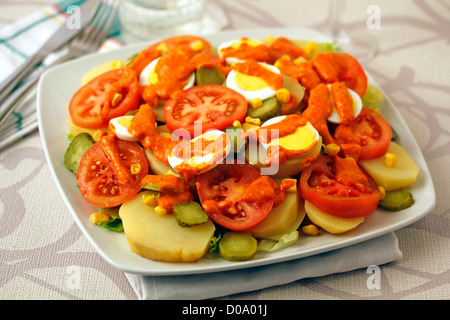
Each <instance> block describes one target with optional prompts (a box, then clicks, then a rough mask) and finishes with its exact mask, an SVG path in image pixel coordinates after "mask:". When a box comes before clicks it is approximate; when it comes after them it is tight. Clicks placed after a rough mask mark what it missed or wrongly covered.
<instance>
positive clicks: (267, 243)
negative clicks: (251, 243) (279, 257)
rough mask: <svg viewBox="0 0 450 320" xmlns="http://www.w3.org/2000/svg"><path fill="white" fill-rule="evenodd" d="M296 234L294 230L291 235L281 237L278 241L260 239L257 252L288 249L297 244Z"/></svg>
mask: <svg viewBox="0 0 450 320" xmlns="http://www.w3.org/2000/svg"><path fill="white" fill-rule="evenodd" d="M298 234H299V233H298V231H297V230H295V231H293V232H291V233H286V234H284V235H282V236H281V237H280V240H278V241H275V240H270V239H262V240H261V241H260V242H259V243H258V251H267V252H274V251H277V250H281V249H284V248H286V247H289V246H291V245H293V244H295V243H296V242H297V240H298Z"/></svg>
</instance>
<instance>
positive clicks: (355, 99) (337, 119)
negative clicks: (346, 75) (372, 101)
mask: <svg viewBox="0 0 450 320" xmlns="http://www.w3.org/2000/svg"><path fill="white" fill-rule="evenodd" d="M347 89H348V92H349V93H350V96H351V97H352V99H353V103H354V106H355V108H354V110H353V113H354V115H355V118H356V117H357V116H358V115H359V113H360V112H361V110H362V99H361V97H360V96H359V94H357V93H356V92H355V91H353V90H352V89H349V88H347ZM328 91H329V92H330V93H331V85H330V84H329V85H328ZM333 103H334V102H333ZM327 120H328V121H329V122H332V123H341V118H340V117H339V115H338V113H337V112H334V111H333V113H332V114H331V116H329V117H328V118H327Z"/></svg>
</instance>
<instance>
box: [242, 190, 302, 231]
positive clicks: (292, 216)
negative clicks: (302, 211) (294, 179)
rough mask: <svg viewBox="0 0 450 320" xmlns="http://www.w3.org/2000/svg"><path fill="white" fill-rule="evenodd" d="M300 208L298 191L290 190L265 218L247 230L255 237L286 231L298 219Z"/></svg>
mask: <svg viewBox="0 0 450 320" xmlns="http://www.w3.org/2000/svg"><path fill="white" fill-rule="evenodd" d="M298 208H299V196H298V194H297V193H296V192H288V193H286V198H285V199H284V201H283V202H282V203H281V204H279V205H278V206H276V207H275V208H273V209H272V211H270V212H269V214H268V215H267V217H265V218H264V220H262V221H261V222H260V223H258V224H257V225H256V226H255V227H253V228H251V229H250V230H247V231H248V232H250V233H251V234H252V235H253V236H254V237H256V238H261V239H263V238H268V237H270V236H273V235H276V234H278V233H280V232H284V231H285V230H286V229H287V228H289V226H291V225H292V224H293V223H294V222H295V220H296V219H297V213H298Z"/></svg>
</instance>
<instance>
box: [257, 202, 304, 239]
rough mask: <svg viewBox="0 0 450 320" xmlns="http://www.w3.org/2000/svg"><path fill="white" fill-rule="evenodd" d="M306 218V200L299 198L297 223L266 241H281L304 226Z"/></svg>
mask: <svg viewBox="0 0 450 320" xmlns="http://www.w3.org/2000/svg"><path fill="white" fill-rule="evenodd" d="M305 216H306V212H305V205H304V200H303V199H302V198H299V205H298V212H297V218H296V219H295V221H294V222H293V223H292V224H291V225H290V226H289V227H287V228H286V229H285V230H283V231H282V232H280V233H277V234H274V235H271V236H268V237H266V238H265V239H270V240H275V241H279V240H280V239H281V237H282V236H284V235H286V234H290V233H292V232H294V231H296V230H297V229H298V228H299V227H300V225H301V224H302V222H303V220H304V219H305Z"/></svg>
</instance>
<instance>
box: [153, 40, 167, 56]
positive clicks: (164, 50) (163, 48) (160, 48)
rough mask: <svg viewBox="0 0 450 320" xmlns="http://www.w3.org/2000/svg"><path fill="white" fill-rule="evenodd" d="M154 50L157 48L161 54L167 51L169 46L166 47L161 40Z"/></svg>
mask: <svg viewBox="0 0 450 320" xmlns="http://www.w3.org/2000/svg"><path fill="white" fill-rule="evenodd" d="M156 50H158V51H159V52H161V53H162V54H164V53H167V52H169V48H168V47H167V45H166V44H165V43H164V42H161V43H160V44H158V46H157V47H156Z"/></svg>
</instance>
